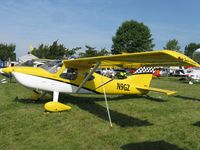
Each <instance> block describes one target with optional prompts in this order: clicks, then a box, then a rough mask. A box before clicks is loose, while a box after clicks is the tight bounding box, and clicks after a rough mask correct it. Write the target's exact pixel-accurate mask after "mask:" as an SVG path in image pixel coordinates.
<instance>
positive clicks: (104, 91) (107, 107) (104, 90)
mask: <svg viewBox="0 0 200 150" xmlns="http://www.w3.org/2000/svg"><path fill="white" fill-rule="evenodd" d="M101 79H102V85H103V93H104V98H105V103H106V109H107V113H108V119H109V122H110V127H112V120H111V117H110V111H109V106H108V101H107V96H106V89H105V87H104V81H103V77H101Z"/></svg>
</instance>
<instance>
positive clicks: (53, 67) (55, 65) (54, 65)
mask: <svg viewBox="0 0 200 150" xmlns="http://www.w3.org/2000/svg"><path fill="white" fill-rule="evenodd" d="M61 67H62V62H61V61H60V60H55V61H51V62H47V63H45V64H44V65H41V66H40V68H43V69H45V70H46V71H48V72H50V73H56V72H57V71H58V70H59V69H60V68H61Z"/></svg>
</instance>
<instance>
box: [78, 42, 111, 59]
mask: <svg viewBox="0 0 200 150" xmlns="http://www.w3.org/2000/svg"><path fill="white" fill-rule="evenodd" d="M85 48H86V50H85V52H81V53H79V57H95V56H104V55H108V54H110V53H109V52H108V51H107V50H106V49H105V48H102V49H101V50H100V51H99V50H96V47H91V46H88V45H86V46H85Z"/></svg>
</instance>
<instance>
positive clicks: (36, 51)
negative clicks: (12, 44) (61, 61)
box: [31, 44, 49, 58]
mask: <svg viewBox="0 0 200 150" xmlns="http://www.w3.org/2000/svg"><path fill="white" fill-rule="evenodd" d="M31 53H32V54H33V55H35V56H37V57H38V58H47V57H48V54H49V46H47V45H44V44H40V45H39V46H38V48H33V50H32V51H31Z"/></svg>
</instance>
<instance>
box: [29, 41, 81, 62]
mask: <svg viewBox="0 0 200 150" xmlns="http://www.w3.org/2000/svg"><path fill="white" fill-rule="evenodd" d="M79 49H80V47H76V48H72V49H68V48H66V47H65V46H64V45H63V44H58V41H54V42H53V43H52V45H50V46H48V45H44V44H40V45H39V47H38V48H33V50H32V51H31V53H32V54H33V55H35V56H37V57H38V58H47V59H62V58H64V57H70V56H72V55H75V54H76V51H78V50H79Z"/></svg>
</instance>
